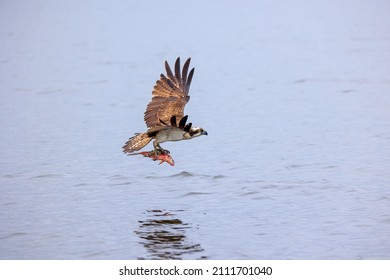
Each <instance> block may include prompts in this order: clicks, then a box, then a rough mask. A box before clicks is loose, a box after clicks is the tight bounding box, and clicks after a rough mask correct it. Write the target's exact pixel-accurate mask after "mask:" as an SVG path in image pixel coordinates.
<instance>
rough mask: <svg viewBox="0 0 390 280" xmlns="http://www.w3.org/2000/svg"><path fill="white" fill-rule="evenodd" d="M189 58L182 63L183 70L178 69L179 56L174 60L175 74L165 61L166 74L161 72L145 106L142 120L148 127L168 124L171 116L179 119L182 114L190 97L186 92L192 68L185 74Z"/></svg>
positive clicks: (192, 73)
mask: <svg viewBox="0 0 390 280" xmlns="http://www.w3.org/2000/svg"><path fill="white" fill-rule="evenodd" d="M190 61H191V59H190V58H189V59H187V61H186V62H185V63H184V66H183V71H181V69H180V58H178V59H177V60H176V62H175V68H174V70H175V75H174V74H173V72H172V70H171V68H170V66H169V64H168V62H167V61H165V70H166V75H164V74H161V75H160V79H159V80H157V81H156V84H155V86H154V88H153V92H152V100H151V101H150V102H149V104H148V106H147V107H146V111H145V115H144V120H145V123H146V125H147V127H148V128H152V127H154V126H161V125H162V124H163V123H166V124H170V123H171V118H172V117H173V116H175V119H176V120H181V119H182V118H183V116H184V107H185V105H186V104H187V102H188V101H189V99H190V96H189V95H188V92H189V90H190V85H191V81H192V77H193V75H194V68H192V69H191V71H190V73H189V75H188V76H187V73H188V69H189V65H190Z"/></svg>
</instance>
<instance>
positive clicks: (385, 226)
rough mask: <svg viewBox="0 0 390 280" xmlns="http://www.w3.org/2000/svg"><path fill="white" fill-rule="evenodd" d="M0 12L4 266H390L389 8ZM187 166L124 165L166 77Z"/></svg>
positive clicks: (105, 4) (105, 7) (99, 5)
mask: <svg viewBox="0 0 390 280" xmlns="http://www.w3.org/2000/svg"><path fill="white" fill-rule="evenodd" d="M30 2H31V1H6V2H5V3H1V4H0V42H1V44H0V84H1V86H0V128H1V133H0V145H1V149H0V191H1V195H0V258H1V259H390V109H389V108H390V78H389V73H390V35H389V34H390V18H389V16H388V15H389V14H390V4H389V2H388V1H380V0H377V1H370V2H369V3H366V2H367V1H352V0H350V1H349V0H343V1H326V4H325V2H324V4H321V5H319V4H318V3H315V4H314V3H312V1H304V0H300V1H294V2H291V1H276V2H275V1H272V2H270V1H244V2H242V1H240V2H236V3H230V4H229V5H226V3H225V2H222V1H221V2H219V1H213V2H212V3H211V2H210V1H193V2H194V3H189V4H186V5H185V7H184V6H183V5H182V4H181V2H180V1H169V2H168V4H167V3H165V2H164V3H163V2H161V1H160V2H158V1H151V2H152V3H146V2H145V1H144V2H142V1H90V3H89V1H82V2H80V1H43V0H41V1H33V2H31V3H30ZM177 56H181V57H182V58H183V59H185V58H187V57H189V56H191V57H192V64H193V66H194V67H195V68H196V71H195V76H194V79H193V84H192V88H191V96H192V98H191V102H190V103H189V104H188V106H187V108H186V113H188V114H189V115H190V121H192V122H193V123H194V124H195V125H198V126H201V127H204V128H205V129H206V130H207V131H208V133H209V136H207V137H205V136H204V137H200V138H197V139H194V140H192V141H183V142H178V143H166V144H165V145H163V147H165V148H167V149H169V150H170V151H171V153H172V156H173V157H174V159H175V162H176V166H174V167H171V166H169V165H167V164H164V165H160V166H159V165H158V164H157V163H156V162H153V161H151V160H149V159H146V158H142V157H127V156H125V155H123V154H122V152H121V147H122V145H123V144H124V142H125V141H126V140H127V139H128V137H130V136H131V135H132V134H133V133H135V132H142V131H144V130H145V125H144V123H143V113H144V110H145V107H146V104H147V102H149V100H150V98H151V90H152V87H153V84H154V82H155V80H156V79H157V78H158V77H159V74H160V73H161V72H162V71H163V62H164V60H165V59H167V60H168V61H170V62H171V63H173V61H174V60H175V59H176V57H177Z"/></svg>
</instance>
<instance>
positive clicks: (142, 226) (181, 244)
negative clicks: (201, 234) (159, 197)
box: [135, 210, 205, 259]
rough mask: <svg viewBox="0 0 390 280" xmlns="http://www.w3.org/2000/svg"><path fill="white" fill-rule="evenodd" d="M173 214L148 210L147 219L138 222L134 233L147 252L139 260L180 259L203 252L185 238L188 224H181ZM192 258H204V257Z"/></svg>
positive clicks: (172, 212)
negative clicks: (137, 227)
mask: <svg viewBox="0 0 390 280" xmlns="http://www.w3.org/2000/svg"><path fill="white" fill-rule="evenodd" d="M174 212H180V210H178V211H167V210H148V211H146V212H145V215H146V216H147V219H146V220H144V221H139V229H138V230H137V231H135V233H136V234H137V235H138V237H139V238H140V239H141V241H140V243H141V244H142V245H143V246H144V247H145V249H146V251H147V256H146V257H140V258H139V259H182V258H184V257H186V256H187V257H186V258H191V256H193V254H196V253H200V252H202V251H203V249H202V248H201V246H200V244H196V243H193V242H191V241H189V240H188V238H187V237H186V230H187V229H190V228H191V225H190V224H187V223H183V222H182V221H181V220H180V219H178V218H177V216H176V214H175V213H174ZM196 255H197V254H196ZM193 257H194V258H205V257H204V256H200V257H198V255H197V257H195V256H193Z"/></svg>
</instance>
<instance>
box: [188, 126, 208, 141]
mask: <svg viewBox="0 0 390 280" xmlns="http://www.w3.org/2000/svg"><path fill="white" fill-rule="evenodd" d="M188 133H189V134H190V135H191V138H194V137H198V136H201V135H207V131H206V130H204V129H203V128H201V127H196V126H192V127H191V128H190V130H189V131H188Z"/></svg>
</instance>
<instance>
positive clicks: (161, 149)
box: [156, 144, 170, 154]
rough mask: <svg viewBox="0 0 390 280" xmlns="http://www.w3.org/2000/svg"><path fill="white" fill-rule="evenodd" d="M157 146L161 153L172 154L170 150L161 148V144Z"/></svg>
mask: <svg viewBox="0 0 390 280" xmlns="http://www.w3.org/2000/svg"><path fill="white" fill-rule="evenodd" d="M156 146H157V148H158V150H159V151H160V152H161V153H163V154H170V152H169V151H168V150H164V149H163V148H161V146H160V144H157V145H156Z"/></svg>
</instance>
